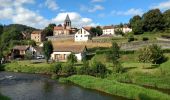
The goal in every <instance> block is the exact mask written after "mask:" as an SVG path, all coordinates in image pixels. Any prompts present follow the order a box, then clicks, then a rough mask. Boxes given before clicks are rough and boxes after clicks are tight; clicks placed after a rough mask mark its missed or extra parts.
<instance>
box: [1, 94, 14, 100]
mask: <svg viewBox="0 0 170 100" xmlns="http://www.w3.org/2000/svg"><path fill="white" fill-rule="evenodd" d="M0 100H11V99H10V98H9V97H7V96H4V95H2V94H1V93H0Z"/></svg>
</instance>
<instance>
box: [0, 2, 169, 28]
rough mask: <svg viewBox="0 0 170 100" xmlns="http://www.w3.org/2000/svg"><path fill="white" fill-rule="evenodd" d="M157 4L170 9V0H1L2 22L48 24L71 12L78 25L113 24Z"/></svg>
mask: <svg viewBox="0 0 170 100" xmlns="http://www.w3.org/2000/svg"><path fill="white" fill-rule="evenodd" d="M153 8H159V9H161V11H165V10H167V9H170V0H1V3H0V14H1V16H0V23H1V24H12V23H18V24H25V25H28V26H32V27H36V28H44V27H45V26H47V25H48V24H49V23H55V24H60V23H61V24H62V23H63V20H64V19H65V16H66V14H69V16H70V18H71V20H72V23H73V26H75V27H81V26H95V25H111V24H119V23H127V22H128V21H129V19H130V18H131V17H133V16H134V15H137V14H138V15H142V14H143V13H144V12H146V11H148V10H149V9H153Z"/></svg>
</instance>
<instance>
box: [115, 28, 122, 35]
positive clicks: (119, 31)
mask: <svg viewBox="0 0 170 100" xmlns="http://www.w3.org/2000/svg"><path fill="white" fill-rule="evenodd" d="M115 34H116V35H123V34H124V33H123V31H122V29H120V28H118V29H116V30H115Z"/></svg>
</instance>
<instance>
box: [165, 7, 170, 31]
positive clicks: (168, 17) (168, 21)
mask: <svg viewBox="0 0 170 100" xmlns="http://www.w3.org/2000/svg"><path fill="white" fill-rule="evenodd" d="M163 19H164V21H165V27H166V28H170V9H169V10H166V11H165V12H164V13H163Z"/></svg>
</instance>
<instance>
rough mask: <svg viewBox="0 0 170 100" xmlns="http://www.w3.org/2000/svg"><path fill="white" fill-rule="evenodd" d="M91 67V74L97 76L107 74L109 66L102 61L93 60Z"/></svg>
mask: <svg viewBox="0 0 170 100" xmlns="http://www.w3.org/2000/svg"><path fill="white" fill-rule="evenodd" d="M91 66H92V68H91V74H92V75H93V76H96V77H102V78H103V77H104V76H105V75H106V74H107V68H106V66H105V65H104V64H102V63H101V62H97V61H93V62H92V65H91Z"/></svg>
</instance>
